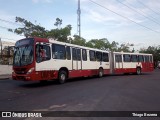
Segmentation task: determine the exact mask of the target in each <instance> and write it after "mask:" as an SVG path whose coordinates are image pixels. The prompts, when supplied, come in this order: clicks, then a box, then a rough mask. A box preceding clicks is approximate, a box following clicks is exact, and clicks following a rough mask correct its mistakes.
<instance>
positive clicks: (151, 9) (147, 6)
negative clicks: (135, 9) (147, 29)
mask: <svg viewBox="0 0 160 120" xmlns="http://www.w3.org/2000/svg"><path fill="white" fill-rule="evenodd" d="M137 2H139V3H140V4H141V5H143V6H144V7H146V8H148V9H149V10H151V11H152V12H154V13H155V14H157V15H160V13H158V12H156V11H154V10H153V9H151V8H150V7H148V6H146V5H145V4H143V3H142V2H140V1H139V0H137Z"/></svg>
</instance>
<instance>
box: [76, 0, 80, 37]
mask: <svg viewBox="0 0 160 120" xmlns="http://www.w3.org/2000/svg"><path fill="white" fill-rule="evenodd" d="M77 33H78V35H79V37H80V38H81V8H80V0H78V10H77Z"/></svg>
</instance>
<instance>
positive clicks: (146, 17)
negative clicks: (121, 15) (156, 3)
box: [117, 0, 160, 25]
mask: <svg viewBox="0 0 160 120" xmlns="http://www.w3.org/2000/svg"><path fill="white" fill-rule="evenodd" d="M117 2H119V3H121V4H122V5H124V6H126V7H127V8H129V9H131V10H133V11H134V12H136V13H138V14H140V15H142V16H143V17H145V18H147V19H149V20H151V21H152V22H154V23H156V24H158V25H160V23H158V22H156V21H155V20H152V19H150V17H147V16H145V15H143V14H141V13H140V12H138V11H137V10H135V9H133V8H131V7H129V6H128V5H126V4H124V3H122V2H121V1H119V0H117Z"/></svg>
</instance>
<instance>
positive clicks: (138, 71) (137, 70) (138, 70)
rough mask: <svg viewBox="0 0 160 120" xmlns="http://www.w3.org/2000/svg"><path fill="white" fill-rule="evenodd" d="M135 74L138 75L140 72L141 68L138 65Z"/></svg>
mask: <svg viewBox="0 0 160 120" xmlns="http://www.w3.org/2000/svg"><path fill="white" fill-rule="evenodd" d="M136 74H137V75H140V74H141V68H140V67H138V68H137V69H136Z"/></svg>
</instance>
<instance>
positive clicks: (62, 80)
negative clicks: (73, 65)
mask: <svg viewBox="0 0 160 120" xmlns="http://www.w3.org/2000/svg"><path fill="white" fill-rule="evenodd" d="M66 79H67V73H66V71H64V70H61V71H60V72H59V74H58V82H59V83H60V84H63V83H65V81H66Z"/></svg>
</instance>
